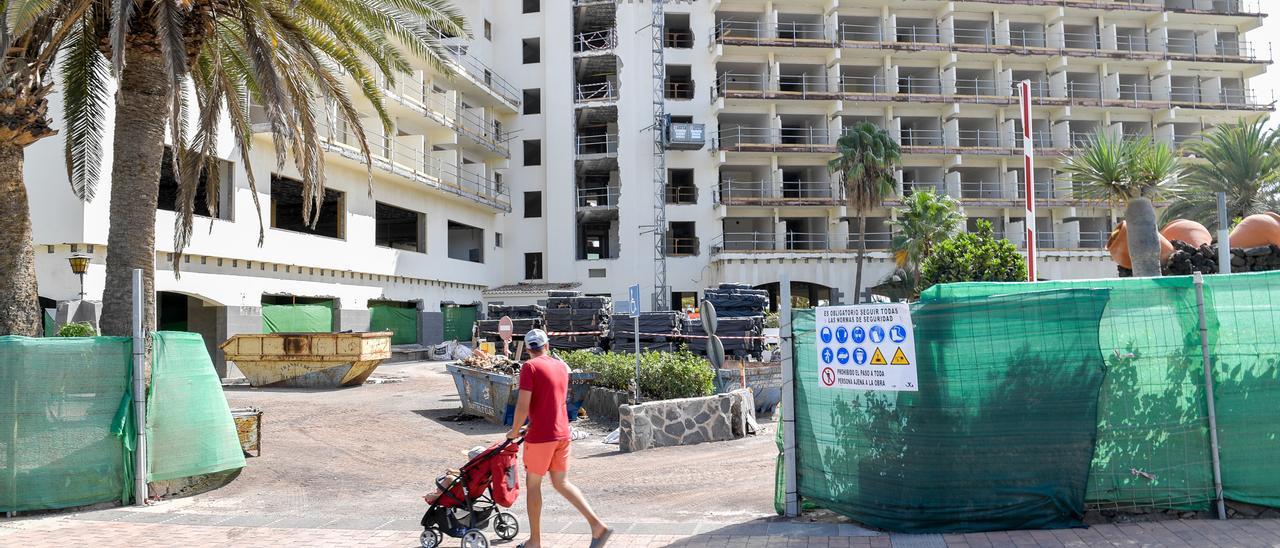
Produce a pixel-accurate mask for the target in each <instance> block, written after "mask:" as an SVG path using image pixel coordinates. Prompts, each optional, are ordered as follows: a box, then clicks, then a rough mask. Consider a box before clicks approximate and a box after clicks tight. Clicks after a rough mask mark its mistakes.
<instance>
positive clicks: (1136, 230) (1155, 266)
mask: <svg viewBox="0 0 1280 548" xmlns="http://www.w3.org/2000/svg"><path fill="white" fill-rule="evenodd" d="M1124 219H1125V221H1126V223H1127V224H1128V225H1129V255H1130V257H1131V258H1132V261H1133V276H1134V277H1135V278H1154V277H1159V276H1160V275H1161V272H1160V267H1161V266H1162V265H1161V264H1160V233H1159V227H1157V226H1156V208H1155V206H1154V205H1153V204H1152V203H1151V200H1148V199H1146V198H1136V199H1133V200H1129V203H1128V204H1127V205H1126V206H1125V209H1124Z"/></svg>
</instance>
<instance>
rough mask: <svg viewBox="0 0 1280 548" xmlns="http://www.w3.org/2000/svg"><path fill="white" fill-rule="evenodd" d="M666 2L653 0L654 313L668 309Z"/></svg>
mask: <svg viewBox="0 0 1280 548" xmlns="http://www.w3.org/2000/svg"><path fill="white" fill-rule="evenodd" d="M664 19H665V13H664V10H663V0H653V12H652V20H651V21H650V24H649V31H650V34H651V36H652V46H653V188H654V198H653V310H667V309H668V308H670V306H669V302H668V300H669V298H670V291H668V288H667V143H666V128H667V112H666V110H667V108H666V89H665V88H666V85H665V83H666V72H667V67H666V60H665V59H664V56H663V51H662V50H663V47H664V44H663V40H664V38H665V36H664V32H663V31H664V28H665V26H666V23H665V21H664Z"/></svg>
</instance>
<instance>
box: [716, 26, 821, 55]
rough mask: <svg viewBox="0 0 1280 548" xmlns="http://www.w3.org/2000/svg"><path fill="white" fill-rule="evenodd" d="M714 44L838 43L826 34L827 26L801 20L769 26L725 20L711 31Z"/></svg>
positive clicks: (785, 45) (779, 44) (814, 44)
mask: <svg viewBox="0 0 1280 548" xmlns="http://www.w3.org/2000/svg"><path fill="white" fill-rule="evenodd" d="M711 42H712V43H716V44H725V45H735V46H782V47H824V48H830V47H834V46H835V40H834V39H833V38H832V37H831V36H829V35H828V33H827V25H825V24H823V23H820V22H817V23H808V22H799V21H787V22H782V21H780V22H778V23H777V24H775V25H770V24H768V23H765V22H762V21H745V20H734V19H722V20H721V21H720V22H719V23H717V24H716V26H715V27H713V28H712V29H711Z"/></svg>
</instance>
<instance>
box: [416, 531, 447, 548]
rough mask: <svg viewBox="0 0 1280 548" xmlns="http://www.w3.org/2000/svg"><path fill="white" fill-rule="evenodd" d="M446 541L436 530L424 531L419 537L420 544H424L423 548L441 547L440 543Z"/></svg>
mask: <svg viewBox="0 0 1280 548" xmlns="http://www.w3.org/2000/svg"><path fill="white" fill-rule="evenodd" d="M442 540H444V535H441V534H440V531H437V530H435V529H423V530H422V535H420V536H419V537H418V542H419V543H421V544H422V548H436V547H437V546H440V541H442Z"/></svg>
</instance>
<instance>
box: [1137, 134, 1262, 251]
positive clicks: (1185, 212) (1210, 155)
mask: <svg viewBox="0 0 1280 548" xmlns="http://www.w3.org/2000/svg"><path fill="white" fill-rule="evenodd" d="M1266 126H1267V124H1266V118H1260V119H1258V120H1257V121H1255V122H1252V123H1251V122H1248V121H1247V120H1240V121H1239V122H1236V123H1233V124H1227V125H1223V126H1218V127H1217V128H1216V129H1214V130H1213V131H1212V132H1210V133H1209V134H1207V135H1204V136H1202V138H1201V139H1198V140H1195V141H1192V142H1191V143H1189V144H1188V145H1187V146H1186V151H1187V152H1189V153H1191V154H1192V155H1193V156H1195V157H1196V160H1197V161H1196V162H1194V163H1192V164H1191V165H1190V166H1188V167H1187V172H1186V174H1185V175H1184V176H1183V177H1182V178H1181V179H1180V180H1179V181H1178V184H1177V185H1176V186H1175V187H1174V189H1173V192H1172V194H1174V195H1175V196H1177V201H1175V202H1173V204H1171V205H1170V206H1169V208H1168V209H1166V210H1165V211H1164V216H1163V217H1162V219H1161V222H1162V223H1168V222H1170V221H1173V220H1175V219H1191V220H1193V221H1197V222H1199V223H1200V224H1203V225H1204V226H1206V227H1208V228H1210V229H1211V230H1212V229H1216V228H1218V193H1219V192H1222V193H1225V194H1226V195H1227V219H1228V221H1230V220H1231V219H1239V218H1243V217H1248V216H1249V215H1254V214H1257V213H1263V212H1267V211H1276V209H1277V208H1278V207H1280V196H1278V195H1280V131H1274V130H1268V129H1267V127H1266Z"/></svg>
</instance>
